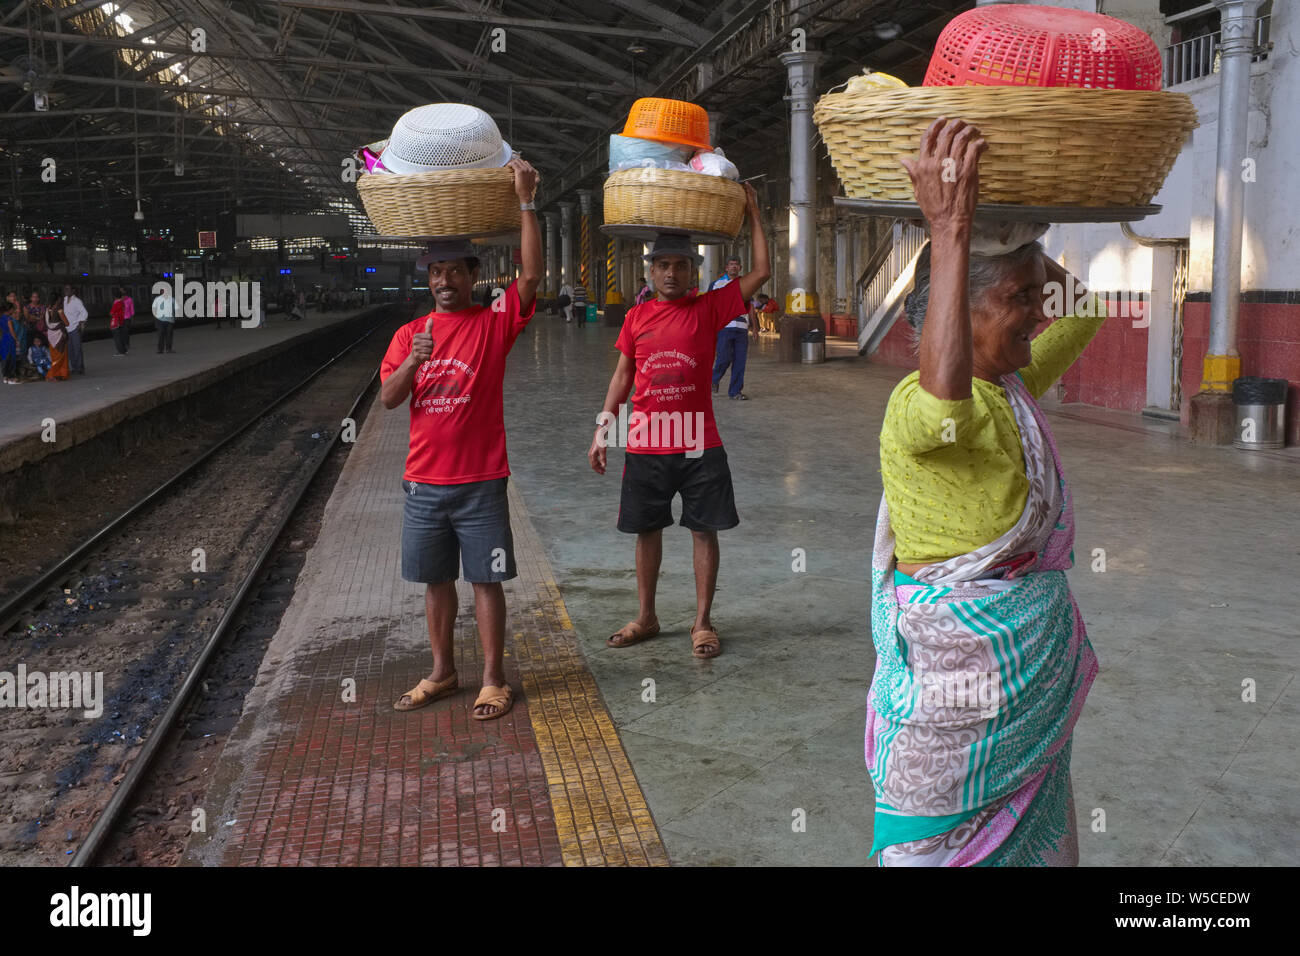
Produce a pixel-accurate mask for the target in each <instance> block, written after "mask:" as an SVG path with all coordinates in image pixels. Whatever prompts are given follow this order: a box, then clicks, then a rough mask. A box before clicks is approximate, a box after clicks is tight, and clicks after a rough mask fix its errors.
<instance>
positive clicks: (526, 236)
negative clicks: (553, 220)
mask: <svg viewBox="0 0 1300 956" xmlns="http://www.w3.org/2000/svg"><path fill="white" fill-rule="evenodd" d="M506 165H507V166H509V167H510V168H511V169H513V170H514V172H515V195H516V196H518V197H519V203H520V205H524V204H530V203H532V201H533V198H534V197H535V196H536V195H537V184H538V183H539V182H541V177H540V176H539V175H538V173H537V170H536V169H534V168H533V167H532V166H531V165H529V163H528V161H527V160H524V159H521V158H520V157H518V156H515V157H513V158H512V159H511V160H510V162H508V163H507V164H506ZM519 261H520V265H521V269H520V273H519V278H518V279H517V280H515V291H517V292H518V293H519V308H520V309H521V310H523V311H524V312H527V311H528V307H529V306H530V305H532V303H533V298H534V297H535V296H536V295H537V286H538V285H540V284H541V281H542V270H543V266H542V229H541V226H540V225H539V224H538V222H537V213H536V212H534V211H533V210H531V209H525V210H524V211H523V212H521V213H520V214H519Z"/></svg>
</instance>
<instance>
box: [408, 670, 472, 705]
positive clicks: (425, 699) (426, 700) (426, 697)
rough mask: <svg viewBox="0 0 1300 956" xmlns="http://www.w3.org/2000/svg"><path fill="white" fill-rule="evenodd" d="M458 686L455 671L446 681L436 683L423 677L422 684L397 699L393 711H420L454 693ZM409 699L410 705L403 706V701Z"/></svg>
mask: <svg viewBox="0 0 1300 956" xmlns="http://www.w3.org/2000/svg"><path fill="white" fill-rule="evenodd" d="M458 686H459V685H458V682H457V680H456V672H455V671H452V672H451V676H450V677H448V678H447V679H446V680H444V681H438V682H436V683H435V682H434V681H431V680H428V679H427V678H423V677H422V678H420V683H418V684H416V685H415V686H414V687H412V688H411V689H410V690H408V691H407V692H406V693H405V694H403V695H402V696H401V697H399V698H397V700H396V701H395V702H394V703H393V710H419V709H420V708H421V707H428V706H429V705H430V704H432V703H433V702H434V701H435V700H437V699H438V698H440V697H446V696H447V695H448V694H451V693H454V692H455V691H456V690H457V688H458ZM407 698H410V703H407V704H403V703H402V701H404V700H406V699H407Z"/></svg>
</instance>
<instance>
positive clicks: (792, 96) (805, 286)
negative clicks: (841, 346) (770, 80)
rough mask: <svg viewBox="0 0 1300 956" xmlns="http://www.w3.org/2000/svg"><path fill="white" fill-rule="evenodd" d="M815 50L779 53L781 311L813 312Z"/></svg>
mask: <svg viewBox="0 0 1300 956" xmlns="http://www.w3.org/2000/svg"><path fill="white" fill-rule="evenodd" d="M821 59H822V54H821V53H820V52H817V51H815V50H805V51H804V52H801V53H782V54H781V56H780V60H781V62H782V63H784V64H785V66H786V69H787V71H788V72H789V79H790V93H789V95H788V96H787V97H786V99H788V100H789V101H790V292H789V293H787V295H786V311H787V312H789V313H792V314H799V313H803V314H817V313H819V312H820V311H821V310H820V308H819V306H818V303H817V161H816V157H815V156H814V155H813V141H814V140H815V138H816V136H817V130H816V128H815V127H814V126H813V121H812V108H813V100H814V99H815V94H816V80H817V63H818V62H819V61H820V60H821Z"/></svg>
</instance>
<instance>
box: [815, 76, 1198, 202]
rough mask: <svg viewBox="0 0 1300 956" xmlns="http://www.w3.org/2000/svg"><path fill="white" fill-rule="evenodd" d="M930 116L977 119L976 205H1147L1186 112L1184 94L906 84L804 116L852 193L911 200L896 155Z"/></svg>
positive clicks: (834, 99) (912, 146)
mask: <svg viewBox="0 0 1300 956" xmlns="http://www.w3.org/2000/svg"><path fill="white" fill-rule="evenodd" d="M940 116H950V117H959V118H961V119H963V120H965V121H966V122H968V123H972V124H974V125H975V126H978V127H979V129H980V132H981V133H982V134H983V136H984V138H985V140H987V141H988V149H987V150H985V152H984V155H983V156H982V157H981V158H980V195H979V201H980V202H984V203H1015V204H1019V205H1028V206H1145V205H1147V204H1148V203H1150V202H1151V197H1152V196H1154V195H1155V194H1156V192H1157V191H1158V190H1159V189H1160V185H1161V183H1163V182H1164V179H1165V176H1166V175H1168V173H1169V170H1170V168H1171V167H1172V166H1173V164H1174V160H1175V159H1177V158H1178V153H1179V151H1180V150H1181V149H1182V146H1183V143H1184V142H1185V141H1186V139H1187V137H1188V135H1189V134H1190V133H1191V131H1192V130H1193V129H1195V128H1196V125H1197V123H1196V110H1195V108H1194V107H1193V106H1192V101H1191V98H1190V97H1189V96H1187V95H1186V94H1185V93H1166V92H1158V91H1155V92H1152V91H1137V90H1082V89H1040V88H1031V87H1026V88H1017V87H1005V86H1003V87H981V86H963V87H951V86H948V87H913V88H911V89H906V90H888V89H879V90H868V91H864V92H861V93H828V94H827V95H825V96H823V97H822V98H821V99H820V100H819V101H818V102H817V106H816V107H815V108H814V110H813V121H814V122H815V123H816V124H817V128H818V130H820V131H821V135H822V140H823V141H824V142H825V143H826V147H827V149H828V150H829V151H830V156H831V162H832V163H833V164H834V165H835V171H836V172H837V173H838V174H839V177H840V181H841V182H842V183H843V184H844V193H845V195H847V196H848V197H849V198H851V199H898V200H905V201H909V202H911V201H915V197H914V196H913V195H912V182H911V180H910V179H909V178H908V175H907V170H905V169H904V168H903V166H902V164H901V163H900V162H899V161H898V157H899V156H915V155H916V154H917V151H918V149H919V148H920V141H921V134H922V133H923V132H924V131H925V129H926V127H927V126H929V125H930V123H932V122H933V121H934V120H935V119H937V118H938V117H940Z"/></svg>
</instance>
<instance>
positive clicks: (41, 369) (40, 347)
mask: <svg viewBox="0 0 1300 956" xmlns="http://www.w3.org/2000/svg"><path fill="white" fill-rule="evenodd" d="M27 361H28V362H30V363H31V366H32V368H34V369H36V371H37V372H38V373H39V374H40V376H41V378H44V377H45V375H46V373H47V372H49V370H50V366H51V365H52V364H53V363H52V362H51V361H50V350H49V349H47V348H46V347H45V339H43V338H41V337H40V336H39V335H38V336H37V337H36V338H35V339H34V340H33V341H32V344H31V345H30V346H28V348H27Z"/></svg>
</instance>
